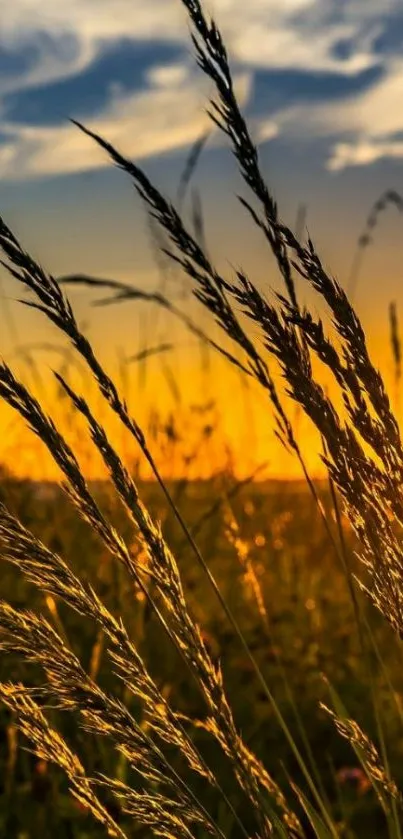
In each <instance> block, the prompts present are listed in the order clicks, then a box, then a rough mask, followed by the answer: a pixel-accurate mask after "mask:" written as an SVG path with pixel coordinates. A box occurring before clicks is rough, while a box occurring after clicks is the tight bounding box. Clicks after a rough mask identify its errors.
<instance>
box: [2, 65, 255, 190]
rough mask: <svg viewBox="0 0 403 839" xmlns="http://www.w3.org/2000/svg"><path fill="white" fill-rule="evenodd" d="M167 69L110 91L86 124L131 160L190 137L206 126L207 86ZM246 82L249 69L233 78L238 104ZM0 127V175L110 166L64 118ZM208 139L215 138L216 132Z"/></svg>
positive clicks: (192, 139)
mask: <svg viewBox="0 0 403 839" xmlns="http://www.w3.org/2000/svg"><path fill="white" fill-rule="evenodd" d="M169 70H170V68H164V67H160V68H159V72H157V74H156V78H157V81H158V85H157V86H156V87H154V88H152V89H151V90H147V91H143V92H140V93H136V94H133V95H132V96H127V95H125V96H121V95H120V94H119V92H118V91H115V93H114V96H113V97H112V99H111V101H110V103H109V105H108V107H107V108H106V109H105V111H104V112H103V113H102V114H99V115H98V116H97V117H96V118H91V119H86V120H85V124H86V126H87V127H88V128H90V129H91V130H93V131H95V132H96V133H98V134H100V135H101V136H103V137H104V138H105V139H108V140H109V141H110V142H111V143H112V144H113V145H115V146H116V147H117V148H118V149H119V150H120V151H121V152H122V153H123V154H125V155H126V156H128V157H133V158H135V159H136V160H140V159H142V158H146V157H150V156H152V155H156V154H161V153H163V152H167V151H171V150H174V149H178V148H181V147H185V146H187V145H189V144H191V143H193V142H195V141H196V140H197V139H198V138H199V137H200V136H201V134H202V133H203V132H204V131H206V129H207V128H209V127H211V122H210V120H209V118H208V116H207V114H206V112H205V109H204V103H205V101H206V97H207V93H208V90H207V86H206V84H204V85H201V84H200V81H201V80H200V77H197V76H196V79H195V78H193V77H192V76H191V75H188V74H187V73H186V72H185V71H184V72H183V73H180V72H179V67H177V71H178V72H177V73H174V74H170V72H169ZM161 80H163V84H161ZM197 81H198V83H197ZM250 86H251V75H250V74H248V73H243V74H239V75H237V76H236V77H235V89H236V91H237V94H238V96H239V100H240V101H241V102H243V103H244V102H245V101H246V100H247V98H248V96H249V93H250ZM178 103H180V107H178ZM2 131H3V133H5V134H9V135H10V140H9V142H6V143H4V144H2V145H0V178H3V179H7V178H10V179H13V180H20V179H26V178H29V177H41V176H49V175H57V174H68V173H73V172H80V171H88V170H91V169H96V168H100V167H102V166H110V165H111V163H110V160H109V158H108V156H107V155H106V153H105V152H103V151H102V150H101V149H100V148H99V147H98V146H97V145H96V144H95V143H94V142H93V141H91V139H90V138H88V137H87V136H86V135H85V134H83V133H82V132H81V131H80V130H79V129H78V128H77V127H76V126H74V125H72V124H70V123H67V124H66V125H62V126H32V125H29V126H28V125H22V126H19V127H18V132H17V134H16V136H13V135H14V132H15V126H13V125H12V124H10V123H8V124H7V123H4V124H3V125H2ZM212 142H220V135H219V134H218V132H216V136H215V138H214V137H213V138H212Z"/></svg>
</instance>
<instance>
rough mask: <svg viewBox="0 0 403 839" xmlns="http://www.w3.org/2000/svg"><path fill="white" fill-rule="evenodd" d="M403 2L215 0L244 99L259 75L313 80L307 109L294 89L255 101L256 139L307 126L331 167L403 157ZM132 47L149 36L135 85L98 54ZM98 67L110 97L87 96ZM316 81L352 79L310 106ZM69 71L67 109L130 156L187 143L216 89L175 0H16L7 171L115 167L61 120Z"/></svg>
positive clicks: (6, 95)
mask: <svg viewBox="0 0 403 839" xmlns="http://www.w3.org/2000/svg"><path fill="white" fill-rule="evenodd" d="M4 2H5V0H0V5H1V3H4ZM398 4H399V0H384V3H383V4H382V11H380V4H379V2H378V0H376V2H375V0H365V3H363V2H362V0H349V2H344V0H339V2H337V3H334V0H266V2H263V3H262V2H261V0H249V2H248V3H244V2H243V0H215V2H214V3H210V4H209V7H210V8H211V9H212V11H213V13H214V14H215V15H216V17H217V19H218V21H219V23H220V27H221V28H222V31H223V34H224V37H225V39H226V42H227V44H228V47H229V51H230V55H231V59H232V61H233V64H234V67H235V72H236V75H237V80H238V84H239V86H240V89H241V92H242V99H243V102H244V104H245V105H247V103H248V101H250V95H251V91H252V89H253V76H254V73H255V72H260V73H264V72H267V73H270V72H271V71H274V70H276V71H285V72H287V71H294V73H296V74H298V73H300V74H301V76H302V75H303V77H304V79H305V90H304V94H303V96H302V95H301V104H300V105H298V102H297V103H296V102H295V96H294V101H293V102H292V107H291V103H290V101H287V99H286V98H284V101H281V102H277V103H276V106H275V107H272V108H271V109H270V107H268V106H267V105H266V104H265V102H264V101H263V100H262V101H261V102H254V105H253V109H252V110H251V116H252V118H253V117H254V118H255V119H254V125H255V130H256V137H257V139H259V141H260V142H265V141H267V140H269V139H271V138H272V137H274V136H276V134H278V133H279V132H283V133H284V134H287V132H289V133H290V134H291V135H293V133H296V129H297V126H298V124H299V131H300V133H301V134H304V133H305V135H314V136H315V135H317V136H326V137H328V139H329V155H328V166H329V168H331V169H333V170H337V169H340V168H343V167H345V166H348V165H358V164H368V163H371V162H373V161H374V160H376V159H378V158H379V157H381V156H385V155H386V156H391V157H401V156H403V151H402V148H403V143H402V138H401V137H400V136H399V131H402V130H403V111H402V109H401V107H400V99H399V74H400V85H401V78H402V65H401V63H400V62H399V60H398V58H397V55H398V53H399V50H400V47H401V42H402V43H403V14H402V13H401V12H400V11H399V5H398ZM399 33H400V35H399ZM399 38H400V40H399ZM128 42H129V43H132V44H133V56H134V54H135V49H136V45H138V47H139V50H140V47H141V45H142V44H143V45H144V44H145V43H147V44H154V48H153V51H152V55H151V53H150V54H149V53H146V52H144V51H143V52H142V53H141V61H140V60H139V61H140V63H139V61H137V63H136V61H135V60H134V58H133V79H132V81H131V80H130V78H127V76H128V74H127V69H126V75H125V78H124V79H122V77H121V74H120V75H119V71H118V63H117V62H115V64H114V65H112V64H110V65H109V66H110V68H112V69H110V73H111V75H110V78H108V72H107V71H106V70H105V62H104V64H103V65H102V57H103V56H105V55H106V54H108V51H109V54H110V50H111V48H112V47H115V48H116V52H117V54H118V52H119V45H120V44H125V45H126V46H127V43H128ZM167 44H171V45H173V46H175V50H176V51H175V52H174V53H173V55H172V60H170V61H168V60H166V59H164V58H163V49H164V45H165V46H166V45H167ZM159 50H160V54H159ZM139 54H140V53H139ZM129 61H130V59H129V58H126V64H128V63H129ZM141 62H143V63H141ZM97 68H98V71H99V84H98V87H99V88H100V91H101V92H100V95H99V98H98V99H96V100H95V99H93V100H92V101H90V100H91V97H89V96H88V95H87V93H88V85H89V82H88V79H89V76H88V74H89V73H90V72H92V74H93V75H92V76H91V79H93V78H95V75H94V74H95V72H96V71H97ZM101 68H102V73H101ZM371 68H372V69H373V68H378V70H379V73H378V74H377V75H376V76H374V77H373V79H372V82H371V84H369V83H368V85H369V86H368V87H367V88H366V89H365V90H363V91H361V92H360V93H358V94H357V95H355V97H354V102H353V103H352V102H350V101H349V99H348V90H349V85H351V87H352V89H353V88H354V83H355V80H356V79H357V78H358V77H359V76H360V74H361V75H362V74H363V73H365V72H367V71H370V70H371ZM320 76H322V77H323V78H330V76H332V78H333V79H334V78H340V79H345V80H346V81H345V83H343V85H342V86H340V94H339V96H338V97H337V96H333V97H332V100H331V101H329V100H328V99H327V97H326V85H324V86H323V95H322V98H321V100H320V101H319V102H318V101H316V103H312V102H310V101H309V79H310V77H312V90H313V89H314V86H315V83H316V82H315V80H316V81H317V79H318V77H320ZM85 79H87V85H86V86H85V84H84V81H85ZM68 80H74V83H75V89H74V97H75V98H72V89H71V88H70V96H71V101H72V102H73V103H76V105H77V110H76V109H75V110H73V112H71V113H70V114H69V115H71V116H78V117H79V118H80V119H83V120H84V121H85V122H86V123H87V124H88V125H89V127H91V128H92V129H93V130H95V131H97V132H101V133H103V134H104V135H105V136H106V137H108V139H110V140H111V141H112V142H115V143H116V144H117V145H119V147H120V148H121V149H122V150H123V151H124V152H125V153H126V154H129V155H132V156H134V157H135V158H141V157H147V156H151V155H158V154H162V153H164V152H167V151H170V150H174V149H179V148H181V147H184V146H186V145H189V144H190V143H192V142H193V141H194V140H195V139H196V137H198V136H200V134H201V132H202V131H204V130H205V128H206V125H207V117H206V114H205V111H204V106H205V100H206V98H207V97H208V94H209V93H210V92H211V91H210V89H209V88H208V86H207V85H206V83H205V80H204V79H203V78H202V75H201V74H200V73H198V72H197V71H195V68H194V60H193V57H192V55H191V49H190V47H189V38H188V27H187V26H186V15H185V12H184V9H183V8H182V5H181V3H180V0H97V2H96V10H94V0H70V2H69V3H68V4H67V3H66V4H65V3H55V2H54V0H14V2H13V3H12V4H9V5H8V6H7V9H6V10H5V12H4V13H3V15H2V30H1V33H0V116H1V119H2V122H1V133H2V137H1V138H0V177H2V178H11V179H14V178H21V177H23V178H27V177H43V176H48V175H56V174H61V173H69V172H77V171H84V170H88V169H92V168H98V167H101V166H103V165H108V162H107V161H106V160H105V158H104V157H103V155H101V154H100V153H99V152H98V153H97V151H96V149H94V147H93V146H92V145H91V144H89V143H88V140H87V139H86V138H85V137H83V136H81V135H80V133H79V132H77V130H76V129H75V128H73V127H72V126H71V125H70V124H69V123H68V122H67V121H66V118H65V117H64V118H62V117H61V107H60V102H61V101H62V102H64V99H63V96H66V92H67V88H66V83H67V81H68ZM81 80H82V87H81V88H80V82H81ZM63 85H64V87H63ZM58 86H59V87H58ZM46 90H48V91H49V95H48V96H45V95H44V91H46ZM28 91H29V95H28V93H27V92H28ZM80 91H81V92H82V96H81V99H80ZM84 94H85V95H84ZM316 98H317V97H316ZM56 102H57V106H56V104H55V103H56ZM302 103H303V106H302ZM66 106H67V99H66ZM52 109H53V110H52ZM77 111H78V112H77ZM301 121H302V124H301ZM216 141H218V138H217V139H216ZM213 142H214V140H213Z"/></svg>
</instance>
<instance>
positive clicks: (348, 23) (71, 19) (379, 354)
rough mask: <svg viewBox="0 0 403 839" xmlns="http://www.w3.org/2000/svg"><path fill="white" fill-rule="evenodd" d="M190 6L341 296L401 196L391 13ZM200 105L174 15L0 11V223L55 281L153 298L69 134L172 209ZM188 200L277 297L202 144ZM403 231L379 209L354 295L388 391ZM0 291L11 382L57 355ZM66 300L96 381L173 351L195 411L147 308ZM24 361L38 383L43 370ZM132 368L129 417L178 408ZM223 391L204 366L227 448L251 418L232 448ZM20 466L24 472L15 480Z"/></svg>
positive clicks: (90, 166)
mask: <svg viewBox="0 0 403 839" xmlns="http://www.w3.org/2000/svg"><path fill="white" fill-rule="evenodd" d="M205 10H206V11H208V12H211V13H213V15H214V17H215V18H216V21H217V23H218V25H219V27H220V29H221V31H222V34H223V36H224V40H225V43H226V45H227V49H228V54H229V58H230V63H231V69H232V73H233V77H234V80H235V87H236V91H237V94H238V98H239V101H240V103H241V105H242V110H243V112H244V114H245V115H246V118H247V120H248V125H249V126H250V130H251V134H252V137H253V139H254V140H255V142H256V144H257V146H258V149H259V155H260V161H261V166H262V171H263V173H264V175H265V177H266V178H267V181H268V184H269V186H270V189H271V190H272V191H273V192H274V194H275V196H276V198H277V200H278V203H279V208H280V215H281V217H282V218H284V220H285V221H287V223H289V224H290V225H294V222H295V219H296V216H297V213H298V208H299V207H300V205H301V204H304V205H306V208H307V215H306V224H307V227H308V230H309V233H310V235H311V236H312V237H313V239H314V241H315V242H316V244H317V246H318V250H319V252H320V254H321V256H322V257H323V260H324V262H325V264H326V265H327V266H328V267H329V268H330V270H331V271H332V273H333V274H335V275H336V276H337V277H338V279H340V281H341V282H342V283H344V284H345V283H347V282H348V277H349V272H350V269H351V264H352V260H353V256H354V248H355V243H356V240H357V237H358V236H359V234H360V232H361V230H362V227H363V224H364V222H365V217H366V215H367V213H368V210H369V209H370V206H371V205H372V204H373V202H374V201H375V200H376V199H377V198H378V197H379V195H380V194H382V193H383V192H384V191H385V190H386V189H392V188H393V189H395V190H397V191H399V190H400V189H401V190H402V191H403V184H402V183H401V181H402V164H403V108H402V104H401V102H402V91H403V52H402V44H403V8H402V6H401V3H400V0H383V2H382V3H379V2H378V0H376V2H375V0H365V2H363V0H248V3H245V2H244V0H214V2H210V3H208V4H207V3H206V4H205ZM212 93H213V91H212V88H211V85H210V84H209V83H208V81H207V80H206V79H205V78H204V76H203V74H202V72H201V71H200V69H199V68H198V67H197V65H196V61H195V57H194V50H193V47H192V44H191V40H190V36H189V25H188V21H187V16H186V12H185V10H184V8H183V6H182V4H181V2H180V0H70V2H69V3H63V2H61V0H13V3H12V4H10V3H9V2H7V0H0V215H1V216H2V217H3V218H4V220H5V221H6V222H7V224H8V225H9V226H10V227H11V228H12V230H13V231H14V233H15V234H16V235H17V237H18V238H19V239H20V241H21V243H22V244H23V246H24V247H25V248H26V249H27V250H30V251H31V252H32V254H33V255H34V256H35V257H36V258H37V259H38V260H39V261H40V262H41V263H42V264H43V265H44V266H45V267H46V268H47V269H48V270H49V271H51V272H52V273H53V274H54V275H55V276H60V275H64V274H68V273H76V272H84V273H90V274H94V275H98V276H102V277H111V278H115V279H120V280H124V281H127V282H131V283H133V284H134V285H136V286H138V287H140V288H143V289H145V290H147V291H153V290H156V289H157V288H158V287H159V286H158V284H159V282H160V279H159V275H158V271H157V268H156V264H155V259H154V256H153V252H152V249H151V247H150V236H149V228H148V225H147V219H146V215H145V212H144V208H143V207H142V205H141V201H140V199H139V198H138V196H136V194H135V192H134V190H133V188H132V186H131V184H130V182H128V180H127V178H125V176H124V175H123V173H121V172H119V171H118V170H117V169H116V168H114V167H113V166H111V164H110V162H109V159H108V158H107V156H106V155H105V153H104V152H103V151H102V150H101V149H99V148H98V147H97V146H96V145H95V144H94V143H93V141H92V140H91V139H90V138H88V136H86V135H84V134H83V133H82V132H80V131H79V130H78V129H77V127H76V126H74V125H73V124H72V123H71V122H70V121H69V120H70V118H75V119H78V120H79V121H81V122H83V123H84V124H85V125H86V126H87V127H88V128H90V129H91V130H93V131H95V132H97V133H99V134H101V135H102V136H103V137H104V138H105V139H107V140H109V141H110V142H112V143H113V144H114V145H115V146H116V147H117V148H118V149H119V150H120V151H122V153H123V154H124V155H125V156H127V157H130V158H132V159H133V160H135V162H136V163H139V165H141V166H142V167H143V168H144V170H145V171H146V173H147V174H148V176H149V177H150V179H151V180H152V181H153V182H154V183H155V184H156V185H157V186H158V187H159V188H160V189H161V190H162V191H163V192H164V194H167V195H168V196H169V197H170V198H172V199H174V198H175V195H176V190H177V186H178V182H179V179H180V176H181V172H182V170H183V167H184V165H185V162H186V156H187V154H188V153H189V149H190V148H191V146H192V144H193V143H194V142H195V141H196V140H197V139H198V138H199V137H200V136H201V134H202V133H203V132H205V131H206V130H207V129H208V128H211V127H212V126H211V122H210V120H209V117H208V115H207V113H206V108H207V106H208V100H209V97H210V96H211V95H212ZM194 184H195V185H197V188H198V190H199V192H200V196H201V200H202V206H203V213H204V218H205V226H206V235H207V239H208V243H209V247H210V248H211V252H212V253H213V254H214V258H215V260H216V262H217V264H218V265H219V266H220V267H222V268H223V269H224V270H231V265H234V264H242V266H243V267H245V268H247V269H248V270H249V272H250V273H251V275H252V276H253V277H254V278H256V281H257V282H259V283H260V286H261V287H263V288H265V287H267V289H268V290H269V289H270V288H273V287H274V288H276V287H277V286H276V282H277V280H276V277H275V273H274V269H273V263H272V261H271V260H270V256H269V255H268V253H267V248H266V244H265V242H264V241H262V239H261V237H260V236H259V233H258V231H255V230H253V229H252V228H251V227H250V223H249V220H248V219H247V218H246V217H245V214H244V211H243V210H242V208H241V207H240V205H239V203H238V202H237V199H236V195H237V193H239V192H240V193H241V194H243V195H245V197H246V195H247V192H246V187H245V186H244V185H243V184H242V181H241V179H240V176H239V173H237V170H236V164H235V161H234V159H233V157H232V155H231V151H230V149H229V147H228V144H227V142H226V139H225V138H224V137H223V135H222V134H220V132H219V131H218V130H213V132H212V134H211V135H210V136H209V139H208V142H207V145H206V147H205V149H204V150H203V153H202V156H201V158H200V161H199V164H198V168H197V171H196V172H195V175H194ZM185 212H187V213H188V214H189V212H190V210H189V203H188V204H187V205H186V210H185ZM401 225H402V218H401V216H399V214H398V212H397V211H396V210H394V208H390V209H389V210H388V213H387V214H385V217H384V218H382V219H381V221H380V224H379V229H378V230H377V231H376V237H375V242H374V244H373V246H372V247H371V248H370V249H368V252H367V254H366V256H365V261H364V263H363V267H362V271H361V276H360V279H359V284H358V286H357V291H356V304H357V307H358V311H359V313H360V315H361V316H362V318H363V321H364V324H365V325H366V326H367V328H368V332H369V334H370V336H371V341H372V344H371V346H372V347H373V352H374V357H375V360H376V361H377V362H379V364H380V366H381V367H382V369H384V370H386V375H389V370H390V365H391V360H390V357H389V355H390V354H389V350H388V342H387V328H388V327H387V312H388V305H389V301H390V300H392V299H394V300H396V301H397V305H398V308H399V303H400V302H401V259H400V242H401V229H402V227H401ZM1 283H2V285H1V301H2V305H1V308H0V328H1V333H0V337H1V346H0V354H2V355H3V357H4V358H5V359H6V360H7V361H8V360H10V363H16V364H17V367H18V364H19V363H20V361H21V357H20V356H21V353H20V354H19V348H21V346H22V345H23V346H26V345H30V344H36V345H38V344H39V343H47V344H49V343H51V342H56V340H57V341H59V340H60V339H59V338H58V337H57V335H56V334H55V331H54V330H53V328H52V327H49V326H48V325H47V324H46V323H44V320H43V318H41V316H40V315H38V314H36V313H32V312H31V311H29V310H27V309H26V308H23V307H22V306H21V304H19V303H16V302H15V299H16V298H17V297H18V296H19V290H18V289H17V288H16V284H15V281H14V280H11V279H10V278H9V277H8V275H7V274H6V272H5V271H2V273H1ZM166 290H167V293H168V294H171V295H172V299H173V300H178V299H179V300H181V305H183V306H185V307H187V309H188V311H191V313H192V315H193V316H194V317H195V318H197V319H198V322H199V323H201V324H202V325H203V327H204V328H205V329H206V330H208V329H210V330H211V329H213V331H214V328H213V326H212V325H211V324H210V323H209V321H208V320H207V319H206V318H205V315H204V314H203V312H201V311H200V310H198V309H197V307H196V304H195V303H194V302H193V303H192V301H191V300H190V290H189V283H188V284H186V283H185V282H184V280H183V278H182V279H178V278H176V279H172V280H171V281H169V282H168V284H167V286H166ZM302 293H304V290H302ZM183 295H184V299H182V298H183ZM70 296H71V300H72V302H73V305H74V308H75V311H76V312H77V315H78V317H79V319H80V318H81V321H82V322H83V323H85V324H86V328H88V330H89V335H90V337H91V339H92V340H93V341H94V344H95V346H96V348H97V351H99V353H100V354H101V355H102V358H103V359H105V363H107V364H110V365H112V367H113V365H114V364H115V363H116V359H117V358H121V357H122V355H124V356H126V357H128V356H129V355H131V354H133V353H135V352H136V351H138V350H139V349H141V348H144V347H145V346H148V347H149V346H152V345H153V344H157V343H158V342H161V341H166V340H168V339H169V340H170V341H171V340H172V342H173V343H174V345H175V346H174V349H173V351H172V353H171V354H170V356H169V359H170V360H169V364H170V365H171V366H172V368H173V370H174V374H175V378H176V379H177V380H178V381H179V380H180V381H181V383H182V384H181V386H182V385H183V388H184V390H185V391H186V390H187V391H188V394H189V399H190V398H191V399H192V400H193V401H196V402H197V401H198V400H199V401H202V399H203V395H204V389H205V384H203V382H202V378H201V376H200V375H199V374H197V375H196V371H197V370H199V368H200V362H199V349H198V346H197V342H195V341H194V340H193V339H191V337H190V336H189V335H188V334H187V333H185V332H184V330H182V329H179V327H178V325H177V324H176V322H174V321H173V319H172V318H171V319H169V318H168V317H167V316H162V315H161V313H158V315H157V314H156V311H155V307H152V306H147V305H145V304H141V305H140V306H139V305H137V304H136V306H135V305H134V304H130V305H129V304H127V305H125V306H123V305H120V306H115V307H110V308H102V309H101V308H99V309H95V308H94V307H93V306H91V305H90V304H91V301H92V300H93V299H94V294H93V293H92V294H88V293H87V292H84V291H75V292H74V293H71V295H70ZM314 305H316V304H314ZM210 334H211V333H210ZM215 334H216V333H215ZM37 349H38V353H39V356H40V358H39V356H38V361H40V363H41V364H42V365H43V366H44V368H46V369H48V368H49V367H50V366H51V365H52V363H53V361H54V354H53V355H52V353H51V352H50V350H49V347H48V352H47V353H46V352H42V353H40V352H39V348H37ZM35 352H36V350H35ZM119 354H120V355H119ZM166 364H167V365H168V361H167V362H166ZM148 369H149V372H148V376H149V381H148V384H147V388H146V389H145V390H144V391H142V393H141V402H142V409H143V410H144V411H145V407H144V404H145V401H147V410H148V408H149V406H150V405H151V406H152V407H155V406H158V407H159V406H160V403H161V405H164V406H165V408H166V409H167V410H168V408H170V409H172V408H173V407H174V401H175V397H174V395H173V394H172V388H171V392H170V388H169V387H167V382H166V370H165V372H164V371H163V370H162V366H161V364H160V360H159V359H158V357H155V359H154V360H153V361H152V362H151V361H150V363H149V368H148ZM178 371H180V373H179V372H178ZM199 372H200V371H199ZM231 375H232V374H230V373H229V372H228V371H226V370H224V369H223V368H222V367H220V366H219V365H218V366H217V367H215V366H214V363H213V372H212V373H211V380H212V381H213V380H214V381H215V383H216V391H217V393H218V394H219V396H220V398H221V408H220V411H221V414H220V416H221V417H222V418H223V419H222V421H223V423H224V425H225V424H226V426H225V427H226V428H227V430H228V433H230V432H231V433H230V436H231V435H232V439H233V440H235V442H236V440H238V441H239V440H241V439H242V440H243V441H244V439H245V435H246V434H247V432H248V422H249V421H250V417H249V420H248V419H247V418H244V420H243V426H242V433H241V430H240V429H239V427H238V424H237V423H234V421H233V420H231V416H230V415H231V411H230V408H229V407H228V403H230V402H231V398H232V392H233V386H234V385H233V379H232V378H231ZM164 376H165V379H164ZM224 380H225V385H224ZM133 387H135V385H133ZM210 387H212V384H211V382H210ZM226 389H227V390H226ZM146 393H147V400H146ZM240 398H241V397H240ZM242 399H244V397H242ZM256 410H257V412H258V414H259V417H260V419H259V421H257V420H256V422H257V425H258V426H259V427H260V428H261V429H263V431H261V432H257V436H258V437H259V440H260V444H259V445H260V448H259V454H260V455H261V454H262V453H263V454H264V453H265V451H266V449H270V454H271V457H272V460H273V464H274V465H273V469H274V471H276V470H277V472H278V471H279V470H280V471H281V468H282V467H281V464H282V462H283V458H282V455H281V453H280V454H279V453H278V452H277V454H276V455H274V449H273V448H271V446H272V443H269V442H268V436H267V432H266V420H265V414H262V411H260V413H259V409H256ZM247 416H249V414H246V415H245V417H247ZM0 417H1V413H0ZM9 421H10V417H9V415H8V414H7V422H8V423H9ZM7 427H8V426H7ZM259 435H260V436H259ZM270 439H271V438H270ZM242 447H243V448H244V443H242ZM4 456H5V457H6V459H7V455H4ZM34 461H35V464H36V465H35V464H34V466H35V469H37V471H38V472H40V469H41V463H40V461H36V460H35V458H34ZM34 466H33V465H32V457H31V461H30V466H29V469H30V470H32V469H34ZM287 469H288V467H287Z"/></svg>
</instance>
